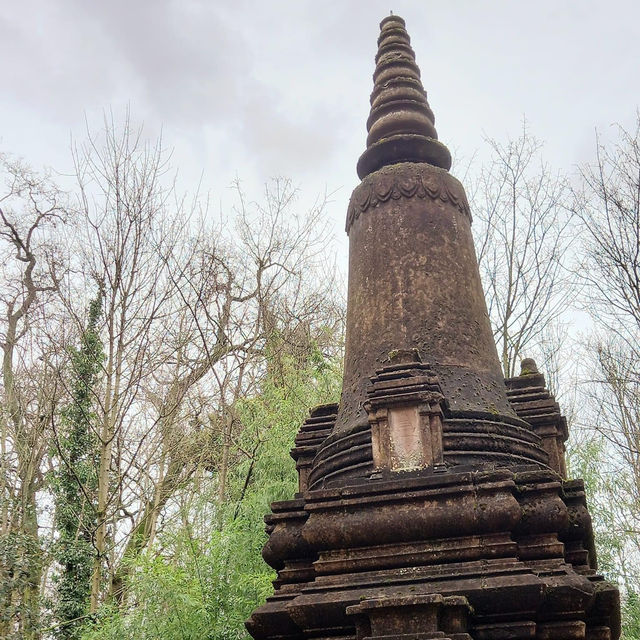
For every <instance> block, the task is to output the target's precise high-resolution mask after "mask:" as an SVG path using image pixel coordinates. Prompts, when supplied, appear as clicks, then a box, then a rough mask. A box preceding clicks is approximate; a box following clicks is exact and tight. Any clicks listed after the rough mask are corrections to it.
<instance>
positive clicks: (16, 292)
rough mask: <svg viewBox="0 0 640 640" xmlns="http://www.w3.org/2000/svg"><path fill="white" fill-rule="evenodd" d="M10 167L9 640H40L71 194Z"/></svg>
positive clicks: (1, 323)
mask: <svg viewBox="0 0 640 640" xmlns="http://www.w3.org/2000/svg"><path fill="white" fill-rule="evenodd" d="M1 160H2V162H1V169H2V172H3V177H4V179H5V190H4V193H3V194H2V196H1V197H0V262H1V267H0V269H1V275H0V278H1V282H2V284H1V285H0V289H1V290H2V293H1V294H0V309H1V311H0V314H1V315H0V346H1V348H2V377H1V381H2V387H1V390H0V391H1V396H0V397H1V410H0V430H1V432H0V446H1V447H2V448H1V451H0V502H1V504H0V539H1V544H2V546H3V556H4V558H13V560H12V561H13V562H14V563H17V565H15V564H14V566H13V567H10V566H7V565H6V564H5V563H3V564H5V566H4V567H3V569H4V570H0V574H4V575H1V578H2V579H3V581H5V588H4V589H3V598H2V600H3V602H2V608H3V609H4V610H3V612H2V613H3V615H2V622H0V635H2V636H3V637H10V636H11V634H12V633H16V634H18V635H19V636H20V637H23V638H37V637H39V612H40V604H39V592H40V583H41V577H42V570H43V555H42V549H41V544H40V538H39V528H40V523H39V518H38V515H39V504H38V494H39V492H40V491H41V490H42V488H43V485H44V473H43V461H44V460H45V458H46V454H47V449H48V446H49V439H48V433H47V428H48V425H49V423H50V420H51V416H52V415H53V411H54V408H55V405H56V400H57V397H58V395H59V393H58V389H56V387H55V384H52V381H55V380H56V379H57V375H56V373H57V371H56V369H57V366H58V365H57V364H56V361H57V360H59V359H60V357H61V354H60V352H62V353H64V348H63V347H62V348H61V345H63V344H64V341H63V340H62V341H61V338H62V335H63V334H64V332H63V331H62V332H61V331H60V329H61V325H60V324H59V323H58V322H56V317H55V311H54V309H53V307H54V305H52V301H53V299H54V294H55V292H56V290H57V288H58V284H59V280H60V278H61V277H62V275H63V269H62V263H61V259H60V255H59V254H58V252H57V251H56V245H55V240H54V238H53V237H52V234H53V233H54V231H55V228H56V227H57V226H58V225H59V224H61V223H62V222H63V220H64V217H65V213H64V209H63V207H62V203H61V193H60V191H59V190H58V189H57V188H56V186H55V185H54V184H53V183H52V182H51V180H50V179H49V177H48V176H47V175H44V176H43V175H38V174H37V173H35V172H33V171H31V170H30V169H29V168H28V167H27V166H26V165H25V164H23V163H22V162H20V161H17V160H13V159H10V158H7V157H4V156H3V157H2V159H1ZM54 325H55V327H54ZM61 334H62V335H61ZM52 336H55V337H54V338H52ZM56 352H57V353H56ZM62 357H64V356H62ZM5 572H6V573H5Z"/></svg>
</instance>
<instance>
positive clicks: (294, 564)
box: [247, 15, 620, 640]
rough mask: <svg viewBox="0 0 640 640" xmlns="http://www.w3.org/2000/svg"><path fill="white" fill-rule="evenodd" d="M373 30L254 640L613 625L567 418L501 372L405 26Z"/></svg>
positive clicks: (606, 635)
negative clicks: (336, 245)
mask: <svg viewBox="0 0 640 640" xmlns="http://www.w3.org/2000/svg"><path fill="white" fill-rule="evenodd" d="M380 28H381V33H380V37H379V38H378V53H377V56H376V69H375V73H374V75H373V79H374V89H373V93H372V94H371V114H370V116H369V119H368V121H367V130H368V132H369V135H368V137H367V148H366V150H365V151H364V153H363V154H362V156H361V157H360V159H359V161H358V165H357V168H358V176H359V177H360V179H361V183H360V184H359V185H358V186H357V187H356V189H355V190H354V192H353V195H352V196H351V201H350V203H349V208H348V213H347V233H348V234H349V243H350V247H349V252H350V253H349V297H348V306H347V334H346V354H345V367H344V384H343V391H342V397H341V400H340V403H339V405H323V406H321V407H317V408H316V409H315V410H313V411H312V412H311V415H310V417H309V419H308V420H307V421H306V422H305V423H304V425H302V428H301V430H300V432H299V434H298V436H297V438H296V446H295V448H294V449H293V451H292V456H293V458H294V459H295V460H296V468H297V470H298V474H299V485H300V486H299V493H297V494H296V496H295V498H293V499H292V500H288V501H285V502H277V503H274V504H273V505H272V509H273V513H272V514H270V515H269V516H267V517H266V522H267V531H268V533H269V541H268V542H267V544H266V546H265V548H264V551H263V556H264V558H265V560H266V561H267V562H268V563H269V564H270V565H271V566H272V567H273V568H274V569H276V570H277V572H278V577H277V579H276V580H275V582H274V587H275V593H274V595H273V596H271V597H270V598H268V600H267V602H266V604H264V605H263V606H262V607H260V608H258V609H257V610H256V611H255V612H254V613H253V615H252V616H251V618H250V620H249V621H248V622H247V628H248V630H249V632H250V633H251V635H252V636H253V637H254V638H256V640H271V639H274V640H275V639H280V640H302V639H303V638H305V639H311V638H317V639H318V640H320V639H323V640H324V639H329V638H335V639H345V640H347V639H348V640H351V639H354V638H358V639H359V640H362V639H364V638H375V639H383V638H388V639H391V638H405V639H406V640H428V639H431V638H433V639H446V638H450V639H451V640H471V639H474V640H494V639H496V640H519V639H527V638H531V639H534V638H535V639H539V640H581V639H583V638H585V639H587V640H616V639H617V638H618V636H619V634H620V607H619V596H618V591H617V589H616V588H615V587H614V586H612V585H611V584H609V583H607V582H606V581H604V580H603V579H602V577H601V576H599V575H598V574H597V572H596V558H595V552H594V546H593V534H592V528H591V520H590V517H589V513H588V509H587V506H586V502H585V495H584V487H583V484H582V481H580V480H567V479H566V470H565V464H564V442H565V440H566V438H567V430H566V422H565V420H564V418H563V417H562V415H561V414H560V411H559V408H558V405H557V404H556V403H555V401H554V399H553V397H552V396H551V395H550V394H549V392H548V391H547V390H546V387H545V381H544V377H543V376H542V375H541V374H539V373H538V371H537V368H536V366H535V363H533V361H528V360H527V361H524V362H523V371H522V374H521V375H520V376H519V377H516V378H512V379H509V380H505V379H504V378H503V376H502V372H501V368H500V363H499V361H498V356H497V353H496V348H495V344H494V341H493V335H492V331H491V327H490V323H489V318H488V315H487V309H486V304H485V300H484V295H483V291H482V285H481V282H480V275H479V271H478V263H477V259H476V255H475V250H474V246H473V240H472V235H471V213H470V210H469V205H468V203H467V198H466V195H465V191H464V188H463V187H462V185H461V184H460V182H459V181H458V180H456V179H455V178H454V177H453V176H451V174H449V173H448V170H449V168H450V166H451V156H450V153H449V151H448V149H447V148H446V146H444V145H443V144H442V143H441V142H439V141H438V136H437V133H436V129H435V126H434V123H435V118H434V115H433V112H432V111H431V109H430V107H429V103H428V102H427V95H426V92H425V91H424V89H423V86H422V82H421V80H420V71H419V69H418V67H417V65H416V62H415V57H414V53H413V50H412V48H411V46H410V40H409V36H408V35H407V32H406V30H405V23H404V21H403V20H402V19H401V18H400V17H398V16H394V15H392V16H389V17H387V18H385V19H384V20H383V21H382V23H381V25H380Z"/></svg>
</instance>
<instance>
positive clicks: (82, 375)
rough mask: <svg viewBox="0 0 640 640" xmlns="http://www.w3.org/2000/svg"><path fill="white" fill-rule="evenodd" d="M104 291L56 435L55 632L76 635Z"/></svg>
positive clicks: (85, 568) (92, 481)
mask: <svg viewBox="0 0 640 640" xmlns="http://www.w3.org/2000/svg"><path fill="white" fill-rule="evenodd" d="M101 308H102V294H98V296H97V297H96V298H95V299H94V300H93V301H92V302H91V305H90V308H89V320H88V324H87V327H86V329H85V331H84V333H83V335H82V342H81V346H80V348H79V349H78V350H72V352H71V365H72V372H71V380H72V381H71V390H72V398H71V403H70V404H69V406H67V407H66V408H65V410H64V411H63V412H62V416H61V428H60V432H59V434H58V438H57V442H56V445H57V454H58V457H59V458H60V461H59V467H58V470H57V471H56V473H55V474H54V476H53V482H52V487H53V492H54V496H55V505H56V523H57V529H58V533H59V539H58V542H57V544H56V546H55V557H56V560H57V561H58V563H59V564H60V566H61V569H60V573H59V575H58V576H57V579H56V592H57V598H56V606H55V612H54V613H55V616H56V618H57V625H56V627H55V630H56V636H57V637H58V638H61V639H63V640H72V639H74V638H77V637H79V630H80V628H81V627H82V625H83V624H84V623H85V622H86V621H87V620H86V618H87V614H88V613H89V608H90V606H89V605H90V595H91V575H92V572H93V566H94V562H95V556H96V552H95V548H94V544H93V536H94V533H95V530H96V489H97V476H96V464H97V457H98V444H97V438H96V435H95V434H96V432H95V428H96V424H95V423H96V413H95V410H94V404H95V395H96V394H95V387H96V384H97V381H98V378H99V374H100V371H101V366H102V361H103V352H102V343H101V342H100V337H99V335H98V329H97V324H98V321H99V318H100V313H101Z"/></svg>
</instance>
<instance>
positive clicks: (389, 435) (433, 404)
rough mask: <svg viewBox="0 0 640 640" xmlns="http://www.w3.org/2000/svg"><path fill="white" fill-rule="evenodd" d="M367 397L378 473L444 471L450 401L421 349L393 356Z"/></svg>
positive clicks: (372, 385)
mask: <svg viewBox="0 0 640 640" xmlns="http://www.w3.org/2000/svg"><path fill="white" fill-rule="evenodd" d="M367 397H368V399H367V402H366V404H365V409H366V410H367V413H368V416H369V424H370V425H371V446H372V453H373V466H374V469H375V470H389V471H409V470H415V469H423V468H433V469H439V468H442V466H443V452H442V419H443V411H442V402H443V401H444V396H443V395H442V391H441V389H440V385H439V384H438V379H437V377H436V375H435V374H434V373H433V371H431V369H430V368H429V366H428V365H426V364H424V363H423V362H422V361H421V359H420V356H419V354H418V352H417V351H416V350H415V349H410V350H396V351H392V352H391V353H390V354H389V363H388V364H387V365H386V366H384V367H383V368H382V369H379V370H378V371H376V375H375V376H374V377H373V378H372V379H371V385H370V386H369V388H368V390H367Z"/></svg>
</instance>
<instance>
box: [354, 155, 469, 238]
mask: <svg viewBox="0 0 640 640" xmlns="http://www.w3.org/2000/svg"><path fill="white" fill-rule="evenodd" d="M400 198H423V199H424V198H429V199H431V200H440V201H441V202H445V203H448V202H450V203H451V204H452V205H453V206H455V207H456V209H458V211H460V213H462V214H464V215H466V216H467V217H468V218H469V221H471V210H470V209H469V203H468V202H467V195H466V194H465V191H464V187H463V186H462V184H460V182H459V181H458V180H457V179H456V178H454V177H453V176H452V175H451V174H450V173H448V172H447V171H445V170H444V169H440V168H439V167H434V166H432V165H429V164H426V163H411V162H403V163H400V164H395V165H391V166H389V167H383V168H382V169H380V170H378V171H376V172H375V173H372V174H370V175H368V176H366V177H365V178H364V180H363V181H362V182H361V183H360V184H359V185H358V186H357V187H356V188H355V190H354V191H353V194H352V195H351V200H350V201H349V209H348V212H347V227H346V229H347V233H349V229H350V228H351V225H352V224H353V223H354V221H355V220H357V219H358V218H359V217H360V214H361V213H364V212H366V211H367V210H368V209H369V208H372V207H377V206H378V205H379V204H380V203H382V202H387V201H388V200H390V199H392V200H399V199H400Z"/></svg>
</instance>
